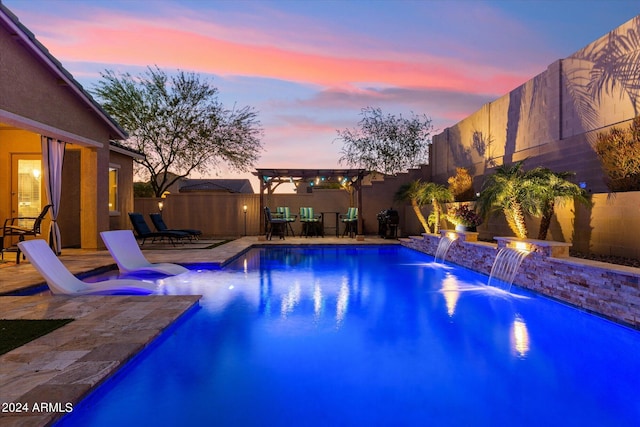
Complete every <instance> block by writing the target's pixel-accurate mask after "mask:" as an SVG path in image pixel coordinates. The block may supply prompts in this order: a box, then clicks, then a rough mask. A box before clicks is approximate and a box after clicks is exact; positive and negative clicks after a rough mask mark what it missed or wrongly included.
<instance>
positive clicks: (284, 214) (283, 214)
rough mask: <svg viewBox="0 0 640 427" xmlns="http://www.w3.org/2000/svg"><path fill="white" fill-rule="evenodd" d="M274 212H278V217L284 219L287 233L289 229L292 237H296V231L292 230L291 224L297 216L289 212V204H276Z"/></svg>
mask: <svg viewBox="0 0 640 427" xmlns="http://www.w3.org/2000/svg"><path fill="white" fill-rule="evenodd" d="M276 213H277V214H278V217H279V218H282V219H284V220H285V221H287V225H288V227H287V234H288V233H289V230H290V231H291V235H292V236H293V237H296V233H295V232H294V231H293V227H292V226H291V223H292V222H296V218H298V215H292V214H291V209H289V206H278V207H277V208H276Z"/></svg>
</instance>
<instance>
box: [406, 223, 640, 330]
mask: <svg viewBox="0 0 640 427" xmlns="http://www.w3.org/2000/svg"><path fill="white" fill-rule="evenodd" d="M439 241H440V237H439V236H436V235H432V234H423V235H422V236H412V237H410V238H408V239H401V244H402V245H403V246H406V247H409V248H412V249H415V250H418V251H420V252H424V253H427V254H430V255H434V254H435V252H436V249H437V247H438V242H439ZM498 249H499V247H498V245H496V244H492V243H486V242H469V241H464V237H463V238H462V239H457V240H456V241H455V242H453V244H452V245H451V247H450V248H449V251H448V252H447V256H446V260H447V261H449V262H452V263H455V264H458V265H461V266H463V267H466V268H468V269H471V270H474V271H477V272H480V273H483V274H486V275H489V274H490V273H491V267H492V265H493V261H494V259H495V257H496V255H497V252H498ZM639 278H640V269H637V268H633V267H624V266H615V265H611V264H607V263H602V262H594V261H587V260H582V259H579V258H570V257H565V258H555V257H552V256H551V255H550V253H549V252H546V251H545V250H544V248H543V249H542V250H541V249H539V248H537V249H536V250H534V251H533V252H532V253H531V254H530V255H529V256H527V257H526V258H525V259H524V261H523V262H522V265H521V266H520V269H519V271H518V274H517V275H516V278H515V280H514V284H516V285H518V286H520V287H523V288H526V289H530V290H532V291H535V292H538V293H540V294H542V295H545V296H548V297H551V298H553V299H556V300H559V301H562V302H566V303H569V304H571V305H574V306H576V307H579V308H582V309H584V310H587V311H589V312H593V313H595V314H598V315H601V316H603V317H605V318H607V319H610V320H613V321H615V322H618V323H622V324H624V325H628V326H631V327H633V328H635V329H640V285H639Z"/></svg>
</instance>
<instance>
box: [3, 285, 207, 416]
mask: <svg viewBox="0 0 640 427" xmlns="http://www.w3.org/2000/svg"><path fill="white" fill-rule="evenodd" d="M199 298H200V297H199V296H165V295H162V296H161V295H152V296H80V297H64V296H55V297H54V296H48V295H34V296H21V297H9V296H5V297H0V313H2V317H3V318H5V319H24V318H29V319H60V318H74V319H75V320H74V321H73V322H71V323H69V324H67V325H65V326H63V327H62V328H60V329H57V330H55V331H53V332H51V333H49V334H47V335H45V336H43V337H40V338H38V339H36V340H34V341H32V342H30V343H28V344H26V345H24V346H22V347H19V348H17V349H14V350H12V351H10V352H8V353H6V354H4V355H2V356H0V404H2V403H8V402H11V403H20V404H22V405H26V407H28V408H29V409H30V411H29V412H23V413H17V412H0V425H2V426H5V425H30V426H38V425H45V424H46V423H49V422H50V421H53V420H55V419H57V418H58V417H60V416H62V415H64V410H63V409H60V408H67V404H70V405H72V407H73V406H75V405H77V404H78V402H80V400H82V398H84V397H85V396H86V394H87V393H88V392H89V391H90V390H91V389H92V388H94V387H95V386H97V385H98V384H100V383H101V382H102V381H104V380H105V379H106V378H108V377H109V376H111V375H112V374H113V373H115V372H116V371H117V370H118V369H119V368H121V367H122V366H123V365H124V364H126V363H127V362H128V361H129V360H130V359H131V358H132V357H134V356H135V355H136V354H137V353H139V352H140V351H141V350H142V349H143V348H145V347H146V346H147V345H148V344H149V343H151V342H152V341H153V340H154V339H156V338H157V337H158V336H159V335H160V334H161V332H162V331H163V330H164V329H165V328H166V327H168V326H169V325H171V324H172V323H173V322H175V321H176V320H177V319H178V318H180V317H181V316H182V315H183V314H184V313H185V312H187V311H188V310H189V309H190V308H191V307H193V306H194V305H197V302H198V300H199ZM25 304H26V305H27V306H28V307H29V310H28V311H26V310H25V308H24V305H25ZM81 306H82V310H78V308H79V307H81ZM150 308H152V309H150ZM138 309H139V310H140V311H141V312H143V313H146V315H145V316H143V317H140V318H137V319H133V320H132V318H131V316H130V313H132V312H135V311H136V310H138ZM122 313H126V315H121V314H122ZM96 314H97V315H96ZM102 314H104V316H103V315H102ZM43 402H45V403H47V404H51V406H52V407H54V408H59V409H56V410H54V411H53V412H49V410H45V411H34V410H33V408H34V407H36V406H34V405H41V404H42V403H43ZM43 412H44V413H43ZM45 415H46V416H45Z"/></svg>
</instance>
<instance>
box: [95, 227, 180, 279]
mask: <svg viewBox="0 0 640 427" xmlns="http://www.w3.org/2000/svg"><path fill="white" fill-rule="evenodd" d="M100 237H102V241H103V242H104V244H105V246H106V247H107V249H108V250H109V253H110V254H111V256H112V257H113V259H114V260H115V261H116V264H118V269H120V272H121V273H135V272H150V273H162V274H166V275H169V276H173V275H176V274H180V273H186V272H187V271H189V269H187V268H185V267H183V266H181V265H178V264H171V263H168V262H163V263H157V264H152V263H150V262H149V261H148V260H147V259H146V258H145V257H144V255H143V254H142V251H141V250H140V247H139V246H138V242H137V241H136V238H135V236H134V235H133V232H131V230H114V231H103V232H101V233H100Z"/></svg>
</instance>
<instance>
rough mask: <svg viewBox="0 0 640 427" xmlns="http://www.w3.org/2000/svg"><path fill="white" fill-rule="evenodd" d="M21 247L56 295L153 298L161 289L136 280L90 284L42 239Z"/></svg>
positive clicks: (31, 241) (152, 284)
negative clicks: (139, 295) (125, 295)
mask: <svg viewBox="0 0 640 427" xmlns="http://www.w3.org/2000/svg"><path fill="white" fill-rule="evenodd" d="M18 247H19V248H20V250H21V251H22V253H24V254H25V255H26V257H27V259H28V260H29V262H30V263H31V265H33V266H34V267H35V269H36V270H38V272H39V273H40V274H41V275H42V277H44V279H45V281H46V282H47V285H48V286H49V289H50V290H51V292H52V293H53V294H55V295H112V294H115V293H126V294H145V295H148V294H151V293H153V292H154V291H155V290H156V288H157V285H156V284H155V283H152V282H145V281H142V280H132V279H115V280H105V281H102V282H96V283H87V282H84V281H82V280H80V279H78V278H77V277H76V276H74V275H73V274H71V272H70V271H69V270H68V269H67V267H65V266H64V264H62V262H61V261H60V260H59V259H58V257H57V256H56V254H54V253H53V251H52V250H51V248H50V247H49V245H48V244H47V242H45V241H44V240H42V239H35V240H28V241H25V242H19V243H18Z"/></svg>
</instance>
